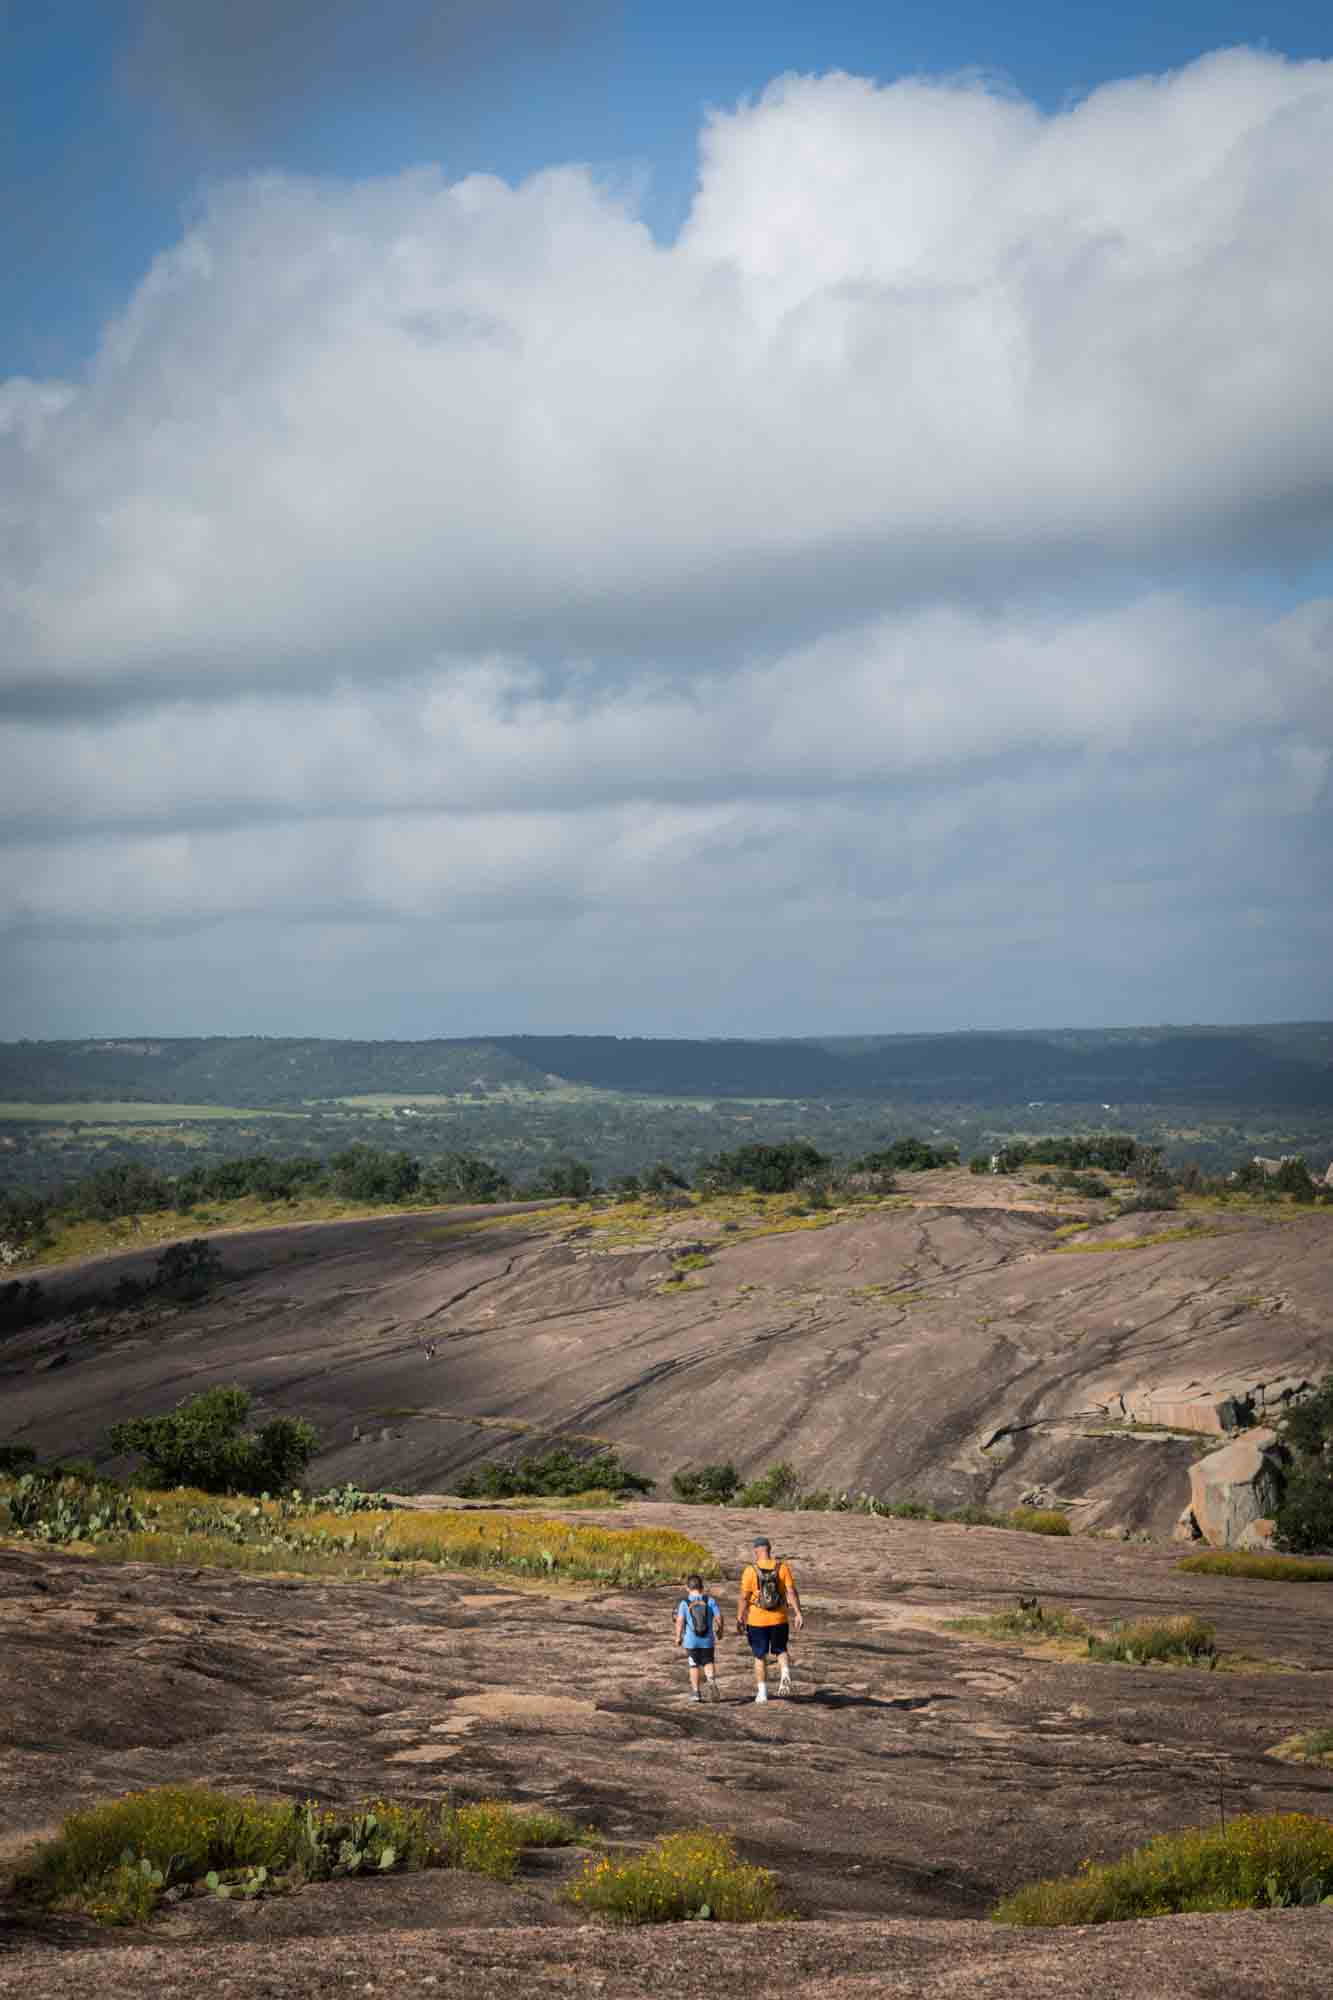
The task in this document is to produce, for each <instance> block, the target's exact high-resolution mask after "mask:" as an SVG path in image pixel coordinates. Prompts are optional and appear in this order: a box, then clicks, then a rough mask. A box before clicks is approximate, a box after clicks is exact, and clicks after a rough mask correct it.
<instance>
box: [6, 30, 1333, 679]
mask: <svg viewBox="0 0 1333 2000" xmlns="http://www.w3.org/2000/svg"><path fill="white" fill-rule="evenodd" d="M1331 114H1333V63H1328V64H1320V63H1306V64H1294V63H1287V62H1284V61H1281V60H1280V59H1278V58H1275V57H1269V56H1263V55H1258V54H1254V53H1247V52H1240V53H1234V54H1231V55H1226V56H1219V57H1215V58H1211V59H1209V60H1208V61H1207V62H1204V63H1201V64H1198V65H1196V66H1195V67H1194V68H1193V69H1192V70H1189V71H1187V72H1185V73H1183V74H1182V75H1181V76H1179V77H1176V78H1172V79H1169V80H1166V81H1156V80H1144V81H1142V82H1138V83H1134V84H1126V85H1120V86H1116V87H1114V88H1112V89H1107V90H1103V91H1099V92H1098V93H1096V94H1095V95H1094V96H1093V97H1092V98H1090V99H1089V100H1088V101H1087V102H1086V103H1085V104H1083V105H1080V106H1078V107H1077V108H1075V109H1074V110H1072V111H1069V112H1067V113H1064V114H1062V115H1061V116H1059V117H1056V118H1042V117H1041V116H1039V115H1038V114H1037V113H1036V112H1035V111H1033V110H1032V109H1031V107H1028V106H1025V105H1021V104H1015V103H1012V102H1010V101H1008V100H1006V99H1003V98H996V97H994V96H993V95H992V94H990V93H988V92H986V91H985V90H983V89H981V88H979V87H972V88H956V87H955V88H948V87H942V86H931V85H923V84H900V85H893V86H890V87H888V88H886V89H880V90H875V89H872V88H871V87H869V86H867V85H866V84H864V83H862V82H860V81H858V80H856V79H852V78H846V77H838V76H835V77H829V78H824V79H814V80H788V81H787V82H785V83H782V84H779V85H777V86H775V87H774V89H773V90H771V91H770V92H768V93H767V94H766V95H765V96H764V97H763V99H761V100H760V102H759V103H758V104H757V105H755V106H752V107H749V108H747V109H742V110H740V111H738V112H736V113H734V114H732V115H731V116H730V117H729V118H727V119H723V120H717V121H715V122H714V124H713V126H712V127H711V128H710V131H709V134H708V137H707V141H706V146H705V153H704V163H703V174H702V181H701V186H700V191H699V197H698V201H697V204H696V208H695V212H694V214H693V216H692V218H691V221H690V223H689V226H688V227H687V229H686V230H685V232H684V234H683V236H682V238H681V240H680V242H679V243H678V244H676V245H675V246H673V247H670V248H663V247H661V246H659V245H658V244H656V243H655V242H654V241H653V240H652V238H651V237H650V235H649V234H648V232H647V230H646V229H645V228H644V227H643V226H642V224H641V223H639V222H638V221H637V220H636V219H635V217H634V216H633V214H632V213H631V212H629V211H628V210H627V209H626V207H625V206H624V204H623V202H622V201H621V200H620V199H619V198H617V197H614V196H612V195H611V194H609V193H608V192H606V191H605V190H603V189H600V188H599V187H598V186H597V185H595V184H594V182H593V181H592V180H590V179H589V177H588V176H587V175H586V174H584V173H582V172H581V171H578V170H560V171H554V172H550V173H547V174H543V175H540V176H538V177H537V178H536V179H535V180H533V181H531V182H528V183H526V184H525V185H524V186H522V187H520V188H517V189H513V188H509V187H507V186H504V185H502V184H501V183H499V182H496V181H491V180H486V179H481V178H473V179H469V180H464V181H462V182H460V183H457V184H454V185H446V184H444V183H443V182H442V181H440V179H439V178H438V177H437V176H436V175H434V174H433V173H430V172H424V173H416V174H410V175H406V176H403V177H401V178H397V179H394V180H391V181H385V182H378V183H373V184H368V185H358V186H350V187H341V186H331V185H328V184H318V185H316V184H311V183H302V182H294V181H291V180H288V179H282V178H277V177H267V178H265V177H261V178H257V179H254V180H249V181H245V182H241V183H239V184H233V185H231V186H229V187H228V188H226V189H225V190H223V191H222V192H220V193H219V194H217V195H216V196H215V197H214V198H213V199H212V200H211V202H210V204H209V206H208V208H207V210H206V212H205V214H204V215H203V216H202V218H201V219H200V221H199V222H198V224H197V225H196V226H195V227H194V228H193V229H192V230H191V231H190V233H189V234H188V235H187V236H186V238H185V239H184V241H183V242H182V243H181V244H180V246H179V247H178V248H177V249H175V250H173V251H171V252H169V253H167V254H165V255H164V256H163V257H161V258H160V259H159V260H158V262H157V263H156V265H155V266H154V268H153V270H152V271H151V273H150V274H149V275H148V277H147V278H146V279H145V281H144V282H143V284H142V285H141V287H140V288H139V290H138V292H137V293H136V295H135V297H134V298H133V300H132V301H131V303H130V305H129V306H128V308H127V309H126V311H125V312H124V314H123V315H122V316H121V318H120V319H119V321H118V322H117V323H116V325H115V326H114V327H113V328H112V329H111V331H110V333H109V334H108V337H107V340H106V343H105V346H104V349H103V351H102V353H101V355H100V356H99V358H98V361H97V364H96V366H95V368H94V370H93V371H92V374H91V377H90V379H89V380H88V382H87V383H86V384H84V385H81V386H80V388H79V389H78V391H77V393H75V394H74V395H73V396H71V397H70V398H69V399H68V401H66V402H65V403H64V406H63V407H59V408H55V409H53V410H52V412H51V413H50V415H49V417H48V419H47V421H46V422H45V424H44V425H43V426H42V428H41V430H40V433H39V434H38V435H37V436H36V437H35V438H34V437H32V436H31V435H30V434H25V435H24V436H22V437H20V436H17V435H16V434H14V433H12V432H11V434H10V436H9V438H8V439H7V441H6V442H7V446H8V451H7V460H6V468H5V470H6V481H7V484H8V485H9V487H10V490H11V491H12V492H13V494H14V495H15V496H16V505H17V506H18V507H19V508H20V509H21V510H22V513H23V515H24V517H25V518H26V519H27V520H28V521H29V522H33V523H35V524H37V525H36V526H35V527H34V528H33V530H32V531H31V532H30V534H29V535H28V536H26V537H25V538H24V539H25V542H26V544H27V560H26V562H25V563H24V565H23V567H22V568H21V569H20V570H19V571H18V572H17V573H15V572H14V571H13V570H12V569H11V573H10V574H9V575H8V576H7V577H6V578H5V580H4V581H5V590H4V602H5V608H6V614H7V616H6V624H7V632H6V637H7V639H8V644H7V645H6V648H5V658H6V678H8V679H9V680H10V681H11V682H12V683H13V684H15V685H16V686H19V687H22V688H25V689H27V690H28V691H30V692H33V691H36V690H37V689H38V688H45V689H46V690H48V691H49V689H50V688H51V687H52V686H53V685H56V684H64V685H66V686H96V685H105V684H107V683H109V682H115V681H117V680H126V681H128V682H131V683H133V684H135V685H137V686H142V684H143V683H144V682H145V681H150V680H154V679H157V680H160V681H164V682H171V683H175V684H180V683H182V682H184V681H189V680H190V679H192V678H193V677H196V676H198V675H201V674H209V675H215V674H222V675H226V676H228V677H230V678H233V679H255V680H264V681H272V680H276V679H280V678H282V677H283V676H301V675H305V676H310V675H312V674H313V675H320V674H328V673H329V672H340V671H345V670H348V669H352V670H364V669H366V668H367V667H368V666H371V665H372V664H373V667H374V669H375V671H376V672H377V673H378V672H383V671H386V670H387V671H393V670H395V669H397V668H401V667H402V666H403V665H405V664H416V663H419V661H420V660H421V658H422V657H423V654H425V653H427V652H428V651H429V650H431V649H435V648H440V647H447V648H451V649H452V648H457V647H459V646H475V645H477V644H483V645H488V644H489V645H495V644H499V645H501V646H504V647H510V646H516V647H527V646H531V645H532V644H533V643H534V641H536V640H537V639H538V638H539V637H540V640H541V642H542V643H543V644H545V645H555V646H557V647H559V648H561V649H563V650H565V651H570V650H580V649H592V650H604V649H608V648H612V649H616V650H626V649H628V650H631V651H633V652H635V653H636V654H642V653H643V652H645V651H649V652H651V651H653V650H658V649H660V648H661V647H662V646H663V645H664V644H673V643H674V645H675V647H676V648H677V650H680V651H683V652H685V653H687V654H691V655H693V654H695V653H697V651H698V649H699V648H700V647H701V646H703V647H707V646H709V645H713V644H717V645H721V646H724V647H731V646H734V644H735V643H736V639H737V635H738V633H742V632H744V631H745V630H746V629H747V628H748V627H749V626H750V625H751V624H752V622H753V621H754V620H755V619H756V618H758V617H759V616H760V615H761V614H767V615H769V616H780V617H785V618H787V619H793V620H795V619H800V618H802V617H806V618H813V619H816V620H821V619H822V620H827V619H829V618H830V617H833V616H836V615H837V614H838V611H839V607H841V606H845V605H846V604H847V603H848V602H849V601H850V602H851V603H852V604H853V605H854V606H855V607H857V608H858V609H860V610H862V611H868V610H871V609H874V608H876V607H877V605H880V604H883V603H884V602H888V601H893V600H895V599H900V598H901V597H903V596H904V595H906V594H909V593H911V592H912V591H914V590H922V589H924V590H927V591H931V592H935V593H939V594H952V593H957V592H959V591H965V590H967V589H969V588H973V589H975V588H978V587H980V588H983V589H991V590H994V589H995V588H997V587H998V586H999V585H1000V584H1002V583H1003V584H1004V585H1005V586H1006V587H1009V588H1012V587H1013V585H1014V584H1015V583H1016V582H1021V581H1022V579H1023V577H1024V575H1025V574H1027V575H1036V574H1039V573H1040V572H1041V570H1042V569H1043V567H1049V566H1050V565H1051V564H1052V563H1056V564H1063V563H1068V562H1070V561H1078V562H1082V563H1092V564H1097V563H1102V562H1106V561H1108V560H1113V559H1117V560H1123V559H1127V558H1131V559H1135V560H1139V561H1142V560H1143V559H1145V558H1148V557H1150V558H1152V559H1153V560H1155V561H1161V560H1163V559H1167V558H1170V557H1171V556H1172V555H1175V556H1179V555H1180V554H1181V553H1183V552H1187V551H1189V552H1199V551H1204V552H1207V551H1213V552H1216V551H1218V550H1219V549H1232V548H1234V547H1235V546H1236V543H1237V540H1238V538H1243V539H1245V540H1246V541H1247V545H1248V546H1251V547H1257V548H1261V549H1262V550H1264V551H1265V552H1267V553H1277V554H1281V553H1283V552H1287V553H1291V552H1298V553H1299V552H1302V551H1308V550H1309V549H1310V548H1311V547H1312V546H1313V545H1314V538H1317V537H1319V536H1321V535H1323V536H1326V534H1327V530H1328V528H1329V526H1330V523H1331V520H1333V479H1331V478H1330V474H1329V466H1330V464H1331V463H1333V376H1331V375H1330V371H1329V369H1328V367H1327V365H1326V364H1327V356H1326V352H1325V347H1326V342H1325V337H1324V330H1325V329H1326V327H1327V325H1328V324H1329V322H1330V319H1333V211H1330V207H1329V204H1328V203H1327V202H1326V201H1325V199H1324V195H1323V191H1324V189H1325V188H1326V187H1327V185H1328V184H1329V181H1330V178H1333V115H1331Z"/></svg>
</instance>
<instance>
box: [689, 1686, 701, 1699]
mask: <svg viewBox="0 0 1333 2000" xmlns="http://www.w3.org/2000/svg"><path fill="white" fill-rule="evenodd" d="M690 1700H691V1701H702V1700H703V1696H702V1695H701V1694H700V1692H699V1690H698V1688H691V1689H690Z"/></svg>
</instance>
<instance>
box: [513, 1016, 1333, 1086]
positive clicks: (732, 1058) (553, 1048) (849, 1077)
mask: <svg viewBox="0 0 1333 2000" xmlns="http://www.w3.org/2000/svg"><path fill="white" fill-rule="evenodd" d="M1276 1032H1277V1031H1275V1030H1274V1029H1272V1028H1263V1029H1247V1028H1242V1029H1202V1030H1200V1029H1188V1030H1172V1029H1140V1030H1134V1031H1124V1030H1112V1031H1109V1032H1107V1033H1105V1034H1102V1035H1095V1034H1091V1033H1089V1034H1087V1035H1082V1036H1079V1037H1078V1038H1077V1039H1075V1038H1074V1037H1072V1036H1071V1037H1065V1036H1061V1035H1043V1034H1035V1033H1034V1034H955V1035H895V1036H886V1037H883V1038H869V1037H867V1038H865V1039H864V1040H861V1041H859V1042H838V1041H830V1042H818V1041H787V1042H743V1041H718V1042H702V1041H653V1040H646V1039H635V1038H625V1039H620V1038H617V1037H615V1036H610V1035H606V1036H593V1035H553V1036H547V1035H513V1036H499V1037H497V1039H496V1044H495V1046H496V1047H497V1048H501V1049H506V1050H508V1051H509V1052H510V1053H511V1054H512V1055H514V1056H516V1057H518V1058H520V1059H521V1060H522V1061H523V1062H524V1063H526V1064H529V1065H531V1067H532V1068H534V1069H537V1070H542V1071H545V1072H547V1073H549V1074H552V1075H556V1076H562V1077H567V1078H569V1079H570V1080H571V1081H575V1082H580V1083H591V1084H599V1085H601V1086H602V1087H603V1088H607V1089H613V1090H625V1091H638V1092H643V1093H648V1092H656V1093H664V1094H672V1093H679V1094H680V1095H691V1096H715V1097H858V1098H866V1097H884V1098H892V1099H896V1100H898V1101H900V1102H901V1101H911V1100H917V1101H919V1102H923V1103H932V1102H933V1103H940V1102H944V1101H958V1100H963V1101H966V1102H968V1103H974V1104H986V1103H992V1104H1012V1103H1014V1102H1016V1101H1025V1100H1029V1099H1040V1100H1045V1101H1047V1102H1060V1103H1078V1102H1091V1103H1101V1102H1117V1101H1119V1102H1128V1103H1134V1104H1156V1103H1169V1102H1173V1101H1174V1102H1182V1103H1184V1102H1188V1103H1196V1104H1197V1103H1207V1102H1209V1101H1217V1102H1219V1103H1220V1102H1227V1103H1262V1104H1273V1105H1277V1104H1284V1105H1285V1104H1296V1105H1311V1104H1315V1103H1319V1104H1333V1061H1330V1059H1329V1053H1328V1052H1325V1053H1323V1055H1322V1060H1321V1059H1320V1054H1319V1050H1320V1047H1321V1045H1320V1044H1319V1043H1318V1042H1317V1041H1313V1040H1311V1039H1310V1037H1309V1036H1308V1034H1306V1035H1305V1036H1304V1037H1303V1039H1300V1040H1295V1041H1294V1042H1293V1050H1294V1051H1299V1052H1293V1053H1287V1052H1286V1051H1285V1050H1284V1048H1283V1046H1282V1044H1281V1043H1280V1042H1276V1043H1275V1041H1274V1040H1273V1039H1272V1038H1273V1037H1274V1035H1275V1033H1276Z"/></svg>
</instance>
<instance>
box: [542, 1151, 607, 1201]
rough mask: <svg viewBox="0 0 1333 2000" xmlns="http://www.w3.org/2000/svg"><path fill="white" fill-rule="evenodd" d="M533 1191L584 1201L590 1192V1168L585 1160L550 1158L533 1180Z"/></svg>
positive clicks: (559, 1197)
mask: <svg viewBox="0 0 1333 2000" xmlns="http://www.w3.org/2000/svg"><path fill="white" fill-rule="evenodd" d="M533 1185H534V1192H535V1193H536V1194H539V1195H555V1196H556V1197H557V1198H558V1199H559V1200H561V1201H584V1200H586V1199H587V1197H588V1196H589V1195H590V1194H591V1193H592V1188H593V1180H592V1168H591V1167H590V1166H589V1165H588V1164H587V1162H586V1161H585V1160H569V1159H563V1160H552V1161H551V1163H550V1165H549V1166H547V1167H544V1168H543V1169H542V1171H541V1173H540V1174H538V1176H537V1179H536V1181H535V1182H534V1184H533Z"/></svg>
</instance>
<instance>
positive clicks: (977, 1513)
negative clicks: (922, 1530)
mask: <svg viewBox="0 0 1333 2000" xmlns="http://www.w3.org/2000/svg"><path fill="white" fill-rule="evenodd" d="M931 1518H932V1519H933V1520H936V1521H952V1522H953V1524H954V1526H955V1527H958V1528H1007V1527H1009V1526H1010V1525H1011V1523H1010V1517H1009V1516H1008V1514H997V1513H995V1512H994V1510H993V1509H992V1508H990V1507H982V1506H980V1505H979V1504H978V1503H977V1502H976V1501H975V1500H969V1501H967V1502H966V1503H965V1504H964V1505H963V1506H961V1507H954V1508H952V1509H950V1511H949V1512H948V1513H935V1514H933V1515H932V1517H931Z"/></svg>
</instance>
